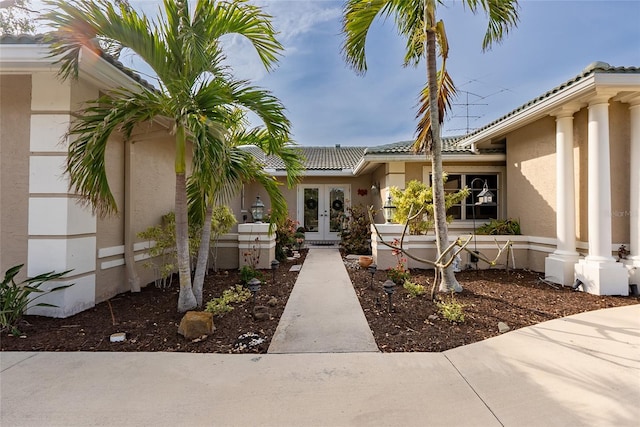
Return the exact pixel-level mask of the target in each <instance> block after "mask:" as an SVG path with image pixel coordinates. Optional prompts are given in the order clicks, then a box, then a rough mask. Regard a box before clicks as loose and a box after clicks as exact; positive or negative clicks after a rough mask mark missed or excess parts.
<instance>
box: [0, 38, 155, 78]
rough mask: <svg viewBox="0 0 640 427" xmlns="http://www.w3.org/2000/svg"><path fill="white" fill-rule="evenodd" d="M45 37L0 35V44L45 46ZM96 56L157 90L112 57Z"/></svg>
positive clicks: (101, 52) (104, 54) (102, 53)
mask: <svg viewBox="0 0 640 427" xmlns="http://www.w3.org/2000/svg"><path fill="white" fill-rule="evenodd" d="M46 37H47V36H46V35H45V34H35V35H32V34H18V35H13V34H3V35H0V44H25V45H33V44H47V41H46ZM98 54H99V55H100V57H101V58H102V59H104V60H105V61H107V62H108V63H109V64H111V65H113V66H114V67H116V68H117V69H119V70H120V71H122V72H123V73H125V74H126V75H127V76H129V77H131V78H132V79H133V80H135V81H136V82H137V83H139V84H141V85H142V86H144V87H146V88H147V89H150V90H157V88H156V87H155V86H153V85H152V84H151V83H149V82H148V81H147V80H145V79H143V78H142V77H140V75H139V74H138V73H136V72H135V71H133V70H132V69H130V68H127V67H125V66H124V64H123V63H122V62H120V61H118V60H117V59H115V58H114V57H113V56H111V55H108V54H106V53H105V52H103V51H102V50H100V51H98Z"/></svg>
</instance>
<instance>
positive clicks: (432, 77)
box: [425, 3, 462, 292]
mask: <svg viewBox="0 0 640 427" xmlns="http://www.w3.org/2000/svg"><path fill="white" fill-rule="evenodd" d="M425 4H426V3H425ZM431 27H432V24H430V20H428V19H427V11H426V9H425V32H426V39H427V43H426V47H425V49H426V50H427V54H426V56H427V82H428V84H429V112H430V114H431V144H432V145H431V171H432V178H431V179H432V182H433V183H432V185H433V203H434V210H433V212H434V215H433V216H434V221H435V231H436V247H437V249H438V256H440V254H442V251H444V250H445V249H446V248H447V247H448V246H449V234H448V227H447V212H446V206H445V199H444V182H443V171H442V138H441V137H440V117H439V109H438V98H437V97H438V83H437V74H436V34H435V32H434V31H432V30H431V29H430V28H431ZM428 155H429V152H428V150H427V156H428ZM448 259H449V256H447V257H445V259H443V260H442V261H443V262H445V263H446V262H447V261H448ZM440 277H441V279H442V280H441V282H440V288H439V290H440V291H441V292H447V291H452V290H453V291H456V292H461V291H462V286H461V285H460V283H458V280H457V279H456V276H455V275H454V273H453V266H449V267H448V268H446V269H444V271H441V276H440Z"/></svg>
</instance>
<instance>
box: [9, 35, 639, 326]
mask: <svg viewBox="0 0 640 427" xmlns="http://www.w3.org/2000/svg"><path fill="white" fill-rule="evenodd" d="M145 85H148V83H147V82H145V81H144V80H142V79H140V77H139V76H137V75H135V74H134V73H131V72H130V71H128V70H127V69H126V68H125V67H123V66H122V65H121V64H119V63H118V62H117V61H115V60H113V59H112V58H110V57H108V56H106V55H104V54H100V53H96V52H92V51H89V50H83V51H82V56H81V61H80V73H79V79H78V80H77V81H65V82H62V81H60V80H59V78H58V77H57V67H56V66H55V65H54V64H53V61H52V59H51V58H49V57H48V49H47V46H46V45H43V44H42V41H41V39H40V38H39V37H34V36H18V37H14V36H3V37H2V38H0V166H1V170H0V205H1V207H2V208H1V210H0V268H1V269H2V271H6V270H7V269H8V268H10V267H12V266H14V265H17V264H26V269H24V271H23V274H25V275H29V276H33V275H36V274H39V273H43V272H46V271H51V270H55V271H64V270H72V272H71V273H70V274H69V276H68V278H67V279H66V280H65V283H71V282H73V283H75V285H74V286H72V287H70V288H68V289H65V290H64V291H61V292H57V293H55V294H52V295H51V296H48V298H49V300H48V302H51V303H53V304H56V305H57V306H58V308H57V309H50V308H46V309H41V308H38V310H40V311H32V312H35V313H42V314H47V315H53V316H59V317H66V316H70V315H72V314H74V313H77V312H79V311H82V310H84V309H87V308H89V307H91V306H93V305H94V304H96V303H98V302H101V301H104V300H106V299H108V298H110V297H112V296H113V295H116V294H118V293H121V292H125V291H127V290H130V289H136V288H137V287H139V286H140V285H144V284H146V283H149V282H151V281H153V279H154V278H155V277H154V272H153V270H150V269H147V268H145V267H144V265H143V264H144V263H145V260H146V258H148V255H147V254H146V249H147V248H148V246H149V245H150V244H152V242H146V241H143V240H141V239H140V238H138V237H137V233H139V232H140V231H143V230H145V229H146V228H148V227H149V226H153V225H155V224H157V223H159V221H160V218H161V216H162V215H163V214H165V213H167V212H170V211H171V210H173V203H174V188H175V182H174V180H175V176H174V173H173V138H172V137H171V135H170V132H169V128H168V126H167V125H166V124H163V123H161V122H154V123H150V124H149V125H147V126H143V127H140V129H136V131H135V132H134V134H133V137H132V140H131V141H125V140H123V139H122V138H119V137H118V136H117V135H114V136H113V141H112V143H111V144H109V146H108V152H107V164H108V179H109V182H110V185H111V188H112V190H113V193H114V196H115V197H116V201H117V204H118V207H119V214H118V215H117V216H113V217H107V218H101V217H98V216H96V215H94V214H93V212H92V211H91V209H90V208H88V207H86V206H84V205H82V204H79V203H78V197H77V195H75V194H74V193H73V192H72V191H71V190H70V189H69V186H68V179H67V178H66V177H65V176H64V173H63V170H64V164H65V160H66V145H65V140H64V135H65V133H66V131H67V130H68V127H69V123H70V122H71V120H72V117H73V114H74V112H75V111H77V110H78V109H79V108H80V107H81V106H82V104H83V102H85V101H87V100H90V99H94V98H96V97H97V96H98V94H99V93H100V92H102V91H106V90H109V89H112V88H116V87H120V86H128V87H131V88H136V87H142V86H145ZM639 105H640V69H638V68H632V67H631V68H615V67H610V66H608V65H607V64H602V63H596V64H594V65H592V66H590V67H588V68H587V69H585V70H584V71H583V72H582V73H581V74H580V75H578V76H577V77H576V78H574V79H572V80H570V81H569V82H567V83H565V84H563V85H561V86H559V87H558V88H555V89H553V90H552V91H549V92H547V93H545V94H543V95H541V96H540V97H538V98H536V99H535V100H533V101H531V102H530V103H528V104H526V105H524V106H522V107H520V108H518V109H516V110H514V111H513V112H511V113H509V114H507V115H506V116H504V117H502V118H500V119H498V120H496V121H495V122H493V123H491V124H489V125H487V126H486V127H484V128H482V129H479V130H478V131H476V132H473V133H472V134H469V135H466V136H464V137H458V138H448V139H445V149H444V168H445V170H446V172H447V173H448V174H449V180H448V182H447V188H448V189H450V190H455V189H459V188H463V187H464V186H470V187H472V190H473V191H472V195H471V196H470V197H469V198H468V199H467V200H465V201H464V202H462V203H461V204H460V205H458V206H454V207H453V208H452V210H451V211H450V212H449V213H450V214H452V215H453V216H454V218H455V219H454V221H453V223H452V224H451V226H450V230H451V231H450V235H451V239H455V237H456V236H457V235H460V234H469V233H470V232H471V231H472V230H473V229H474V225H475V224H474V223H476V222H480V221H483V220H486V219H487V218H518V219H519V220H520V222H521V226H522V231H523V234H524V236H517V237H514V249H515V253H516V259H517V262H518V267H526V268H530V269H533V270H536V271H544V272H545V276H547V278H548V279H549V280H553V281H555V282H557V283H561V284H563V285H572V284H573V283H574V281H575V279H576V278H577V279H578V280H580V282H581V283H582V284H583V286H584V290H587V291H589V292H594V293H602V294H604V293H613V294H626V293H627V292H628V285H629V284H630V283H638V273H637V271H638V266H640V258H639V257H638V256H639V255H640V254H639V252H640V230H639V228H640V227H639V224H638V222H639V220H638V211H639V204H640V190H639V187H640V176H639V175H638V171H640V107H639ZM410 146H411V143H410V142H397V143H392V144H388V145H383V146H377V147H349V146H339V145H335V146H331V147H304V146H302V147H301V150H302V152H303V155H304V156H305V158H306V171H305V173H304V177H303V179H302V181H301V182H300V184H298V185H297V186H296V187H295V188H292V189H288V188H286V185H283V187H282V188H283V193H284V194H285V197H286V200H287V202H288V206H289V216H290V217H291V218H292V219H295V220H296V221H298V222H299V223H300V225H301V226H303V227H305V229H306V230H307V233H306V237H307V240H308V241H311V242H331V241H336V240H338V238H339V236H338V232H339V230H340V228H339V227H340V225H341V223H340V221H338V216H339V214H340V213H342V212H345V211H346V210H347V209H348V208H349V207H350V206H354V205H357V204H361V205H373V206H374V207H375V208H378V209H379V208H380V207H381V206H382V204H383V203H384V201H385V199H386V196H387V193H388V191H389V188H390V187H391V186H397V187H399V188H403V187H404V186H405V185H406V183H407V182H409V181H411V180H414V179H417V180H422V181H424V182H429V179H430V171H431V165H430V161H429V159H428V158H427V157H426V156H425V155H424V154H420V153H417V154H416V153H413V152H412V151H411V148H410ZM247 149H252V148H250V147H248V148H247ZM254 154H255V155H256V156H259V157H261V158H262V160H263V161H264V164H265V168H266V169H267V170H269V171H270V172H271V173H272V174H273V175H274V176H275V177H276V178H277V179H278V180H280V181H282V182H283V184H284V182H285V180H284V169H283V165H282V164H281V163H280V162H279V159H277V158H272V157H269V156H264V154H262V153H260V152H258V151H256V150H254ZM614 171H615V173H613V172H614ZM485 183H486V187H487V189H489V190H490V191H491V192H492V193H494V195H495V200H496V201H497V202H496V203H495V204H492V205H491V206H477V205H476V204H475V197H476V196H477V194H478V192H479V191H480V190H481V189H482V188H483V187H484V186H485ZM257 196H260V197H261V199H262V200H264V201H265V204H266V207H267V209H268V207H269V202H268V199H267V197H266V192H264V190H263V189H262V188H260V187H258V186H257V185H254V184H248V185H246V186H245V188H244V190H243V191H242V194H241V195H239V196H238V198H237V199H236V200H235V201H234V202H233V203H232V204H231V208H232V209H233V211H234V213H235V214H236V216H237V219H238V222H239V225H238V226H236V227H235V228H234V229H233V230H232V231H231V232H230V233H229V234H227V235H225V236H222V237H221V239H220V240H219V243H218V248H219V250H218V262H219V265H220V266H221V267H223V268H237V267H238V266H240V265H241V264H242V262H243V260H242V255H241V254H242V253H243V251H246V250H247V248H252V247H255V246H257V248H258V249H259V250H260V251H263V252H264V253H265V256H264V257H262V262H264V263H268V262H269V261H270V259H272V257H273V245H274V242H273V236H272V235H271V236H270V235H269V233H268V232H267V231H266V228H265V227H266V226H264V225H260V224H252V218H251V214H250V207H251V205H252V204H253V203H254V201H255V200H256V197H257ZM382 222H383V218H382V216H381V214H378V215H377V216H376V223H382ZM398 227H399V226H398V225H393V224H392V225H381V226H380V229H381V232H382V234H383V235H385V236H387V237H389V238H391V237H393V236H397V235H398V234H399V231H398ZM476 243H479V246H478V248H479V249H480V250H484V249H487V250H493V249H489V248H493V247H495V244H494V243H493V241H492V240H490V239H489V240H488V239H486V238H478V242H476ZM409 245H411V247H412V248H415V249H416V250H424V251H426V253H427V254H433V253H434V248H435V245H434V242H433V236H424V237H420V238H417V237H416V238H414V236H411V238H410V239H409ZM620 245H625V247H626V248H628V249H629V250H630V252H631V257H630V258H629V259H627V260H622V262H616V259H615V258H614V257H613V256H612V254H613V253H614V252H615V251H616V250H617V248H618V247H619V246H620ZM373 247H374V256H375V257H376V258H377V260H378V264H379V266H380V267H381V268H383V267H384V266H385V265H388V264H389V263H391V262H392V258H391V255H390V253H389V251H386V252H385V248H384V247H383V246H382V245H379V244H378V239H377V238H374V239H373ZM429 256H430V255H429ZM469 262H470V261H469V259H468V258H465V259H464V260H463V263H465V264H468V263H469ZM385 263H386V264H385ZM415 266H419V265H415Z"/></svg>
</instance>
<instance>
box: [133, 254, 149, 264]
mask: <svg viewBox="0 0 640 427" xmlns="http://www.w3.org/2000/svg"><path fill="white" fill-rule="evenodd" d="M149 258H151V255H149V254H147V253H144V254H138V255H135V256H134V257H133V260H134V261H136V262H137V261H144V260H145V259H149Z"/></svg>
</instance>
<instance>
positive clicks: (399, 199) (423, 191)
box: [390, 175, 469, 234]
mask: <svg viewBox="0 0 640 427" xmlns="http://www.w3.org/2000/svg"><path fill="white" fill-rule="evenodd" d="M443 181H444V182H447V177H446V175H445V176H444V179H443ZM390 191H391V196H392V197H393V204H394V205H395V206H396V211H395V213H394V215H393V220H394V221H395V222H397V223H398V224H404V223H405V222H406V221H407V219H408V218H409V212H411V215H415V214H417V213H418V212H419V211H420V209H421V208H424V210H423V211H422V215H420V216H418V217H416V218H414V219H413V220H411V221H410V222H409V233H410V234H427V232H429V230H431V229H432V228H433V189H432V188H431V187H429V186H427V184H425V183H423V182H421V181H418V180H413V181H409V182H408V183H407V186H406V188H405V189H404V190H401V189H399V188H398V187H391V189H390ZM468 195H469V189H468V188H463V189H462V190H459V191H457V192H455V193H446V194H445V196H444V200H445V206H446V208H447V209H449V208H450V207H451V206H453V205H455V204H457V203H460V202H461V201H462V200H464V199H465V198H466V197H467V196H468ZM451 220H452V218H451V217H449V216H448V217H447V222H451Z"/></svg>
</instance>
